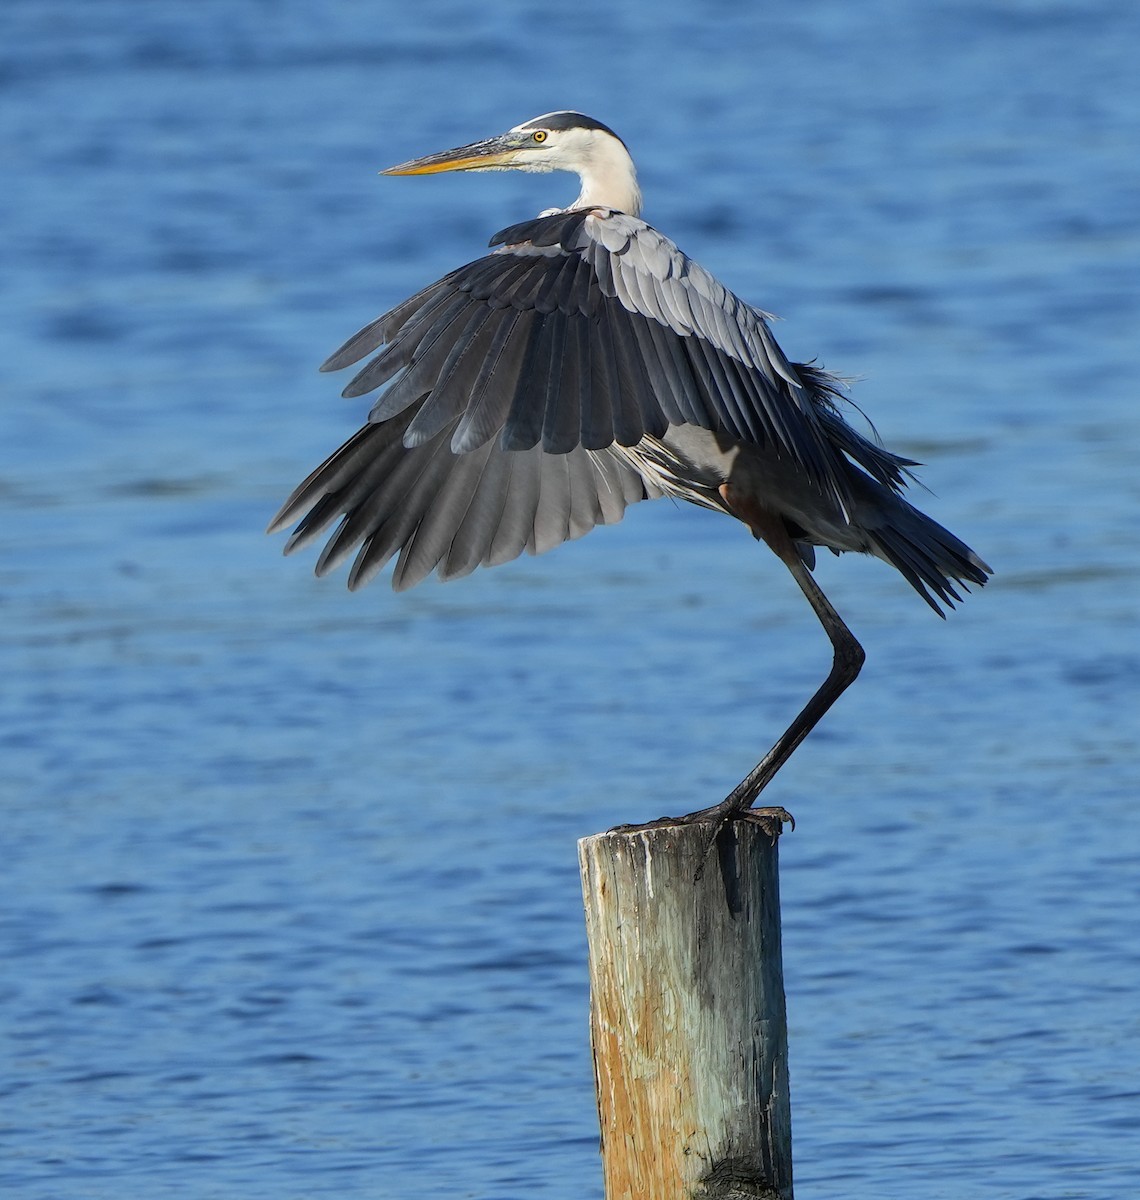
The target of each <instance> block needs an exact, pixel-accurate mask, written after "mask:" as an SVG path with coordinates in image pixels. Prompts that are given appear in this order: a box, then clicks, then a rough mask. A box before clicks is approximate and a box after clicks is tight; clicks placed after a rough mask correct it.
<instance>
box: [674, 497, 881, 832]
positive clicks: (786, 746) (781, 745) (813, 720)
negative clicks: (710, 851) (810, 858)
mask: <svg viewBox="0 0 1140 1200" xmlns="http://www.w3.org/2000/svg"><path fill="white" fill-rule="evenodd" d="M720 491H721V495H722V496H723V497H724V500H725V503H726V504H727V505H728V507H729V508H730V509H731V510H732V511H733V512H734V513H735V514H736V515H737V516H739V517H740V518H741V519H742V520H744V521H746V522H747V523H748V525H749V526H750V527H751V529H752V532H753V533H754V534H755V535H756V537H757V538H762V539H763V540H764V541H765V542H767V544H768V545H769V546H770V547H771V548H772V550H773V552H774V553H775V554H776V555H777V556H778V557H779V558H780V560H781V562H783V564H784V566H786V567H787V568H788V570H789V571H790V572H791V573H792V578H793V579H795V581H796V583H798V584H799V585H800V590H801V591H802V592H803V594H804V595H805V596H806V597H807V600H808V603H809V604H810V605H811V606H812V609H813V610H814V611H815V615H816V616H817V617H818V618H819V622H820V624H821V625H822V626H823V628H824V632H825V633H826V634H827V636H828V638H829V639H830V641H831V645H832V650H833V652H834V654H833V658H832V663H831V671H830V672H829V673H828V676H827V678H826V679H825V680H824V681H823V683H822V684H821V685H820V687H819V689H818V690H817V691H816V693H815V695H814V696H812V698H811V699H810V700H809V701H808V702H807V704H805V705H804V707H803V709H802V710H801V712H800V713H799V715H798V716H797V717H796V719H795V720H794V721H793V722H792V723H791V725H789V726H788V729H787V731H786V732H785V733H784V734H783V735H782V736H781V737H780V739H779V741H777V742H776V744H775V745H774V746H773V747H772V749H771V750H769V751H768V753H767V754H765V755H764V757H763V758H762V759H761V760H760V762H758V763H757V764H756V766H755V767H754V768H753V769H752V770H751V771H749V773H748V774H747V775H746V776H745V777H744V778H743V779H742V780H741V781H740V782H739V783H738V784H737V785H736V787H734V788H733V789H732V791H731V792H730V793H729V794H728V795H727V796H726V797H725V799H724V800H722V801H721V803H720V804H717V805H715V806H714V807H712V808H707V809H704V810H702V811H701V812H699V813H691V814H689V817H688V818H682V819H689V820H701V821H715V822H716V826H717V828H719V827H720V826H721V825H723V824H724V822H725V821H730V820H732V819H734V818H735V817H738V816H740V815H741V814H743V813H745V812H746V811H747V810H748V809H750V808H751V807H752V805H753V804H754V803H755V802H756V798H757V797H758V796H759V795H760V793H761V792H762V791H763V790H764V788H765V787H767V786H768V784H769V783H770V782H771V781H772V778H773V776H774V775H775V774H776V772H777V771H778V770H779V769H780V768H781V767H782V766H783V765H784V763H785V762H787V760H788V758H789V756H790V755H791V753H792V751H793V750H795V748H796V747H797V746H798V745H799V744H800V742H802V741H803V740H804V738H805V737H807V735H808V734H809V733H810V732H811V731H812V730H813V729H814V728H815V726H816V724H817V723H818V722H819V720H820V718H821V717H822V716H823V715H824V713H826V712H827V710H828V709H829V708H830V707H831V706H832V705H833V704H834V703H835V701H836V700H838V699H839V697H840V696H841V695H842V694H843V692H844V691H845V690H846V689H847V688H848V687H849V686H850V685H851V683H852V682H854V680H855V677H856V676H857V675H858V674H859V668H860V667H862V665H863V661H864V659H865V658H866V657H867V656H866V654H865V653H864V651H863V647H862V646H860V645H859V643H858V641H856V639H855V635H854V634H853V633H852V632H851V630H850V629H848V628H847V626H846V625H845V624H844V623H843V619H842V618H841V617H840V615H839V614H838V613H837V612H836V611H835V609H834V608H833V607H832V604H831V601H830V600H828V598H827V597H826V596H825V595H824V594H823V591H822V589H821V588H820V586H819V584H817V583H816V581H815V579H814V578H813V577H812V574H811V572H810V571H809V570H808V569H807V567H806V566H805V565H804V563H803V560H802V559H801V558H800V556H799V554H798V553H797V552H796V548H795V545H794V544H793V543H792V539H791V537H790V536H789V535H788V531H787V529H786V527H785V526H784V522H783V521H782V519H781V518H780V517H779V516H777V515H776V514H774V513H770V512H768V511H766V510H764V509H761V508H760V507H759V506H757V505H756V504H754V503H752V504H749V503H748V500H747V497H744V496H742V495H741V494H740V493H739V492H738V491H736V489H734V488H733V487H732V486H731V485H730V484H725V485H724V486H722V487H721V489H720ZM758 815H759V814H758ZM773 815H777V814H775V812H774V813H773Z"/></svg>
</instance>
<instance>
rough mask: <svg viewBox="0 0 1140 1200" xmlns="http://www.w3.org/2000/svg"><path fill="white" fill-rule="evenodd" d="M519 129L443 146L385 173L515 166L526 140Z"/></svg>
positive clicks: (384, 172) (383, 172)
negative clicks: (461, 144) (452, 146)
mask: <svg viewBox="0 0 1140 1200" xmlns="http://www.w3.org/2000/svg"><path fill="white" fill-rule="evenodd" d="M524 140H525V139H524V138H521V137H520V136H519V135H518V134H517V133H504V134H502V135H501V136H499V137H493V138H487V139H486V140H485V141H482V142H472V143H471V144H470V145H468V146H459V147H457V148H456V149H454V150H443V151H441V152H440V153H439V154H428V155H425V156H424V157H423V158H413V159H412V160H411V161H410V162H406V163H400V164H399V166H395V167H389V168H388V169H387V170H386V171H381V172H380V174H381V175H436V174H438V173H439V172H441V171H494V170H495V169H499V170H503V169H505V168H508V167H512V166H515V165H516V164H517V162H518V158H519V154H518V152H519V149H520V147H521V143H522V142H523V141H524Z"/></svg>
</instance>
